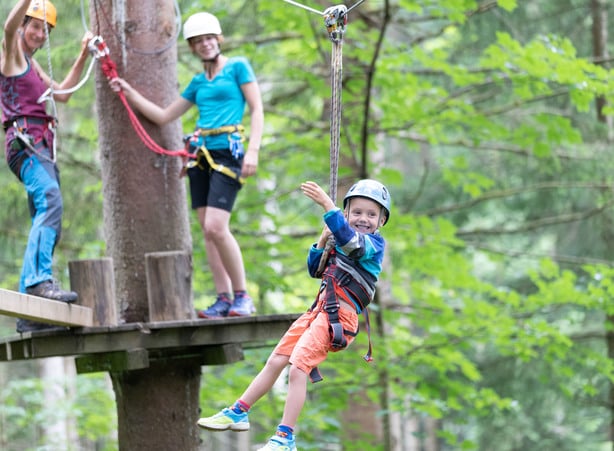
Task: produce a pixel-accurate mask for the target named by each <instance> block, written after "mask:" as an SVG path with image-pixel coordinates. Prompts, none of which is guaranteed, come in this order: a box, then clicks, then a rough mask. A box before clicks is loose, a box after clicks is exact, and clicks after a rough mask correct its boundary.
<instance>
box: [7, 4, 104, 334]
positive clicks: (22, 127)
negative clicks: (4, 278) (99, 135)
mask: <svg viewBox="0 0 614 451" xmlns="http://www.w3.org/2000/svg"><path fill="white" fill-rule="evenodd" d="M56 20H57V13H56V9H55V6H53V4H52V3H51V2H50V1H49V0H32V1H30V0H19V1H17V3H16V4H15V6H14V7H13V9H12V10H11V12H10V13H9V14H8V16H7V18H6V22H5V23H4V35H3V39H2V49H1V52H0V107H1V108H2V125H3V128H4V132H5V135H6V136H5V143H6V147H5V153H6V159H7V162H8V165H9V167H10V169H11V171H12V172H13V174H15V176H16V177H17V178H18V179H19V180H20V181H21V182H22V183H23V185H24V188H25V189H26V192H27V195H28V205H29V209H30V214H31V216H32V225H31V228H30V233H29V235H28V243H27V246H26V250H25V255H24V260H23V267H22V271H21V277H20V281H19V291H20V292H22V293H28V294H31V295H34V296H40V297H45V298H49V299H54V300H57V301H63V302H74V301H75V300H77V293H74V292H72V291H66V290H63V289H61V288H60V286H59V284H58V283H57V282H56V280H55V279H54V278H53V271H52V260H53V252H54V249H55V246H56V244H57V242H58V240H59V239H60V234H61V229H62V213H63V202H62V194H61V192H60V181H59V171H58V167H57V165H56V161H55V145H54V138H55V136H54V118H53V117H52V116H50V115H49V114H48V113H47V110H46V104H45V101H44V100H43V101H41V100H39V99H41V98H42V97H43V95H44V94H45V93H46V92H49V91H48V90H49V89H50V90H51V91H50V92H51V93H52V97H53V98H52V99H51V101H60V102H66V101H68V99H69V98H70V96H71V93H70V88H72V87H74V86H75V85H76V84H77V83H78V82H79V79H80V77H81V74H82V73H83V69H84V67H85V62H86V60H87V56H88V53H89V52H88V45H87V44H88V42H89V40H90V39H91V38H92V37H93V36H92V35H91V33H86V34H85V36H84V37H83V40H82V42H81V50H80V52H79V55H78V56H77V59H76V61H75V63H74V64H73V66H72V67H71V69H70V71H69V72H68V75H67V76H66V78H65V79H64V80H63V81H62V82H60V83H58V82H55V81H53V80H52V79H51V78H50V77H49V75H47V74H46V73H45V72H44V71H43V70H42V68H41V66H40V65H39V64H38V63H37V62H36V61H35V60H34V59H33V58H32V56H33V55H34V53H35V52H36V51H37V50H38V49H39V48H41V47H42V46H43V45H44V44H45V42H46V40H47V38H48V37H49V34H50V32H51V31H52V30H53V29H54V28H55V26H56ZM66 90H68V92H67V91H66ZM54 91H58V92H57V93H54ZM49 327H51V326H50V325H48V324H44V323H37V322H34V321H29V320H25V319H19V320H18V321H17V331H18V332H26V331H32V330H40V329H44V328H49Z"/></svg>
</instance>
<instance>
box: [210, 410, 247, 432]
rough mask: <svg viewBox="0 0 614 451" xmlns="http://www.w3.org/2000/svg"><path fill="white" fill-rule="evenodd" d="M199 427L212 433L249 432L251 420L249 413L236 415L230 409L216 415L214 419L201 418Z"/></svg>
mask: <svg viewBox="0 0 614 451" xmlns="http://www.w3.org/2000/svg"><path fill="white" fill-rule="evenodd" d="M198 425H199V426H200V427H201V428H204V429H209V430H211V431H226V430H228V429H230V430H231V431H235V432H240V431H249V419H248V418H247V412H241V413H236V412H235V411H234V410H232V409H229V408H228V407H227V408H225V409H223V410H222V411H220V412H218V413H216V414H215V415H213V416H212V417H208V418H201V419H200V420H198Z"/></svg>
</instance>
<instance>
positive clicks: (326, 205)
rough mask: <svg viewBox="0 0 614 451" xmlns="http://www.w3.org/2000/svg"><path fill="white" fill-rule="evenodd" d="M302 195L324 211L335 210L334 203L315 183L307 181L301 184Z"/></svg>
mask: <svg viewBox="0 0 614 451" xmlns="http://www.w3.org/2000/svg"><path fill="white" fill-rule="evenodd" d="M301 191H303V194H305V196H307V197H308V198H310V199H311V200H313V201H314V202H315V203H316V204H318V205H320V206H321V207H322V208H323V209H324V211H329V210H332V209H334V208H335V203H334V202H333V201H332V199H331V198H330V197H329V195H328V194H326V192H325V191H324V190H323V189H322V188H321V187H320V185H318V184H317V183H316V182H312V181H307V182H305V183H302V184H301Z"/></svg>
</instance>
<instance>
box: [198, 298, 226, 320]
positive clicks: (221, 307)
mask: <svg viewBox="0 0 614 451" xmlns="http://www.w3.org/2000/svg"><path fill="white" fill-rule="evenodd" d="M231 304H232V303H231V301H230V299H228V297H227V296H226V295H224V294H218V295H217V299H216V300H215V302H214V303H213V305H211V306H209V307H208V308H207V309H205V310H199V311H198V312H197V315H198V317H199V318H226V317H227V316H228V311H229V310H230V306H231Z"/></svg>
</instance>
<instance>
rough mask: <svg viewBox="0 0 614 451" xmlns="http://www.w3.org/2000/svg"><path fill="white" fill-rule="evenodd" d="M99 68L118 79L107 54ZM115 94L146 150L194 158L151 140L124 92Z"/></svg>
mask: <svg viewBox="0 0 614 451" xmlns="http://www.w3.org/2000/svg"><path fill="white" fill-rule="evenodd" d="M100 68H101V69H102V72H103V73H104V74H105V76H106V77H107V78H108V79H109V80H110V79H113V78H116V77H119V75H118V74H117V65H116V64H115V62H114V61H113V60H112V59H111V57H110V56H109V55H108V54H106V55H104V56H101V57H100ZM117 94H118V95H119V99H120V100H121V102H122V103H123V104H124V107H126V111H127V113H128V117H129V118H130V123H131V124H132V128H134V131H136V133H137V135H139V138H141V141H143V144H145V146H147V148H149V149H150V150H152V151H154V152H156V153H158V154H162V155H169V156H173V157H192V158H194V155H193V154H191V153H189V152H187V151H186V150H185V149H177V150H168V149H165V148H163V147H161V146H160V145H158V144H157V143H156V142H155V141H154V140H153V139H152V138H151V136H149V134H148V133H147V131H146V130H145V128H144V127H143V125H142V124H141V122H140V121H139V118H138V117H137V116H136V114H135V112H134V111H133V110H132V108H131V107H130V104H129V103H128V100H127V99H126V94H125V93H124V91H118V93H117Z"/></svg>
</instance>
